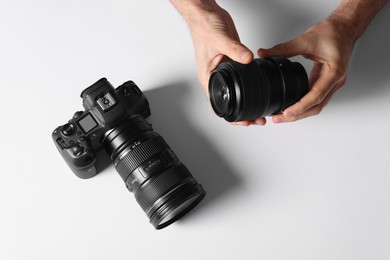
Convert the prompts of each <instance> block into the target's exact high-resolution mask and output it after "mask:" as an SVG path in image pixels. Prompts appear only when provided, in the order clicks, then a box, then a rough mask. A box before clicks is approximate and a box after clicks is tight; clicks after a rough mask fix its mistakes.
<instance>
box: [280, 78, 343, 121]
mask: <svg viewBox="0 0 390 260" xmlns="http://www.w3.org/2000/svg"><path fill="white" fill-rule="evenodd" d="M337 85H338V84H336V85H335V86H334V87H333V89H332V91H330V92H329V94H328V95H327V96H326V98H325V99H324V100H323V101H322V102H321V103H320V104H318V105H316V106H313V107H311V108H310V109H309V110H307V111H305V112H304V113H302V114H299V115H296V116H285V115H283V114H280V115H275V116H273V117H272V121H273V122H274V123H286V122H294V121H297V120H300V119H303V118H306V117H310V116H315V115H318V114H320V113H321V111H322V110H323V109H324V107H325V106H326V105H327V104H328V103H329V101H330V100H331V99H332V97H333V96H334V94H335V93H336V92H337V91H338V90H339V89H340V88H339V87H338V86H337Z"/></svg>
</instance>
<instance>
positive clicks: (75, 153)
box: [60, 140, 97, 179]
mask: <svg viewBox="0 0 390 260" xmlns="http://www.w3.org/2000/svg"><path fill="white" fill-rule="evenodd" d="M60 152H61V155H62V157H63V158H64V160H65V161H66V163H67V164H68V166H69V168H70V169H71V170H72V171H73V173H74V174H76V176H77V177H79V178H81V179H89V178H92V177H93V176H95V175H96V174H97V169H96V165H95V161H96V155H95V153H94V152H93V150H92V149H91V148H90V147H89V145H88V143H87V140H83V141H80V142H79V143H77V144H75V145H74V146H72V147H69V148H65V149H63V150H62V151H60Z"/></svg>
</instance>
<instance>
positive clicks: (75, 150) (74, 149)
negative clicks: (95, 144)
mask: <svg viewBox="0 0 390 260" xmlns="http://www.w3.org/2000/svg"><path fill="white" fill-rule="evenodd" d="M72 152H73V155H74V156H80V155H82V154H83V153H84V147H81V146H80V145H75V146H73V147H72Z"/></svg>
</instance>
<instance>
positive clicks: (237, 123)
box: [231, 121, 251, 126]
mask: <svg viewBox="0 0 390 260" xmlns="http://www.w3.org/2000/svg"><path fill="white" fill-rule="evenodd" d="M231 124H232V125H239V126H250V124H251V122H250V121H240V122H232V123H231Z"/></svg>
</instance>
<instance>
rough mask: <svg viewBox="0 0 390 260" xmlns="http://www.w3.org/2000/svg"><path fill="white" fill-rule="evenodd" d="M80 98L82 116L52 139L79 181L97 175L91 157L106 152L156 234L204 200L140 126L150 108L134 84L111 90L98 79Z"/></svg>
mask: <svg viewBox="0 0 390 260" xmlns="http://www.w3.org/2000/svg"><path fill="white" fill-rule="evenodd" d="M81 98H82V99H83V106H84V108H85V110H84V111H78V112H76V113H75V114H74V115H73V117H72V119H70V120H69V122H68V123H66V124H64V125H62V126H59V127H57V128H56V129H55V130H54V132H53V134H52V138H53V141H54V143H55V145H56V146H57V149H58V151H59V152H60V154H61V155H62V157H63V158H64V160H65V162H66V163H67V164H68V166H69V167H70V169H71V170H72V171H73V172H74V173H75V174H76V175H77V176H78V177H80V178H82V179H87V178H91V177H93V176H95V175H96V174H97V173H98V168H97V157H96V153H97V152H98V151H99V150H100V149H105V151H106V152H107V154H108V156H110V159H111V160H112V162H113V163H114V165H115V168H116V170H117V171H118V173H119V175H120V176H121V177H122V179H123V180H124V182H125V184H126V187H127V188H128V189H129V191H131V192H133V193H134V196H135V198H136V200H137V202H138V203H139V205H140V206H141V207H142V209H143V210H144V211H145V213H146V215H147V216H148V217H149V219H150V223H151V224H152V225H153V226H154V227H155V228H156V229H161V228H164V227H166V226H168V225H170V224H172V223H173V222H175V221H176V220H177V219H179V218H180V217H182V216H183V215H185V214H186V213H187V212H188V211H190V210H191V209H192V208H193V207H195V206H196V205H197V204H198V203H199V202H200V201H201V200H202V199H203V197H204V196H205V191H204V190H203V188H202V186H201V185H200V184H199V183H198V182H197V181H196V180H195V179H194V177H193V176H192V175H191V173H190V172H189V170H188V169H187V167H186V166H185V165H184V164H183V163H181V162H180V161H179V159H178V157H177V156H176V154H175V153H174V152H173V150H172V149H171V148H170V147H169V145H168V144H167V143H166V142H165V140H164V139H163V138H162V137H161V136H160V135H159V134H158V133H156V132H154V131H153V128H152V126H151V124H149V123H148V122H147V121H146V120H145V118H146V117H148V116H149V115H150V108H149V103H148V100H147V99H146V97H145V96H144V94H143V93H142V92H141V90H140V89H139V88H138V87H137V85H136V84H135V83H134V82H132V81H127V82H125V83H124V84H122V85H121V86H119V87H118V88H116V89H115V88H114V87H113V86H112V85H111V84H110V83H109V82H108V80H107V79H105V78H102V79H100V80H99V81H97V82H96V83H95V84H93V85H92V86H90V87H88V88H86V89H85V90H84V91H82V93H81Z"/></svg>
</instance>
